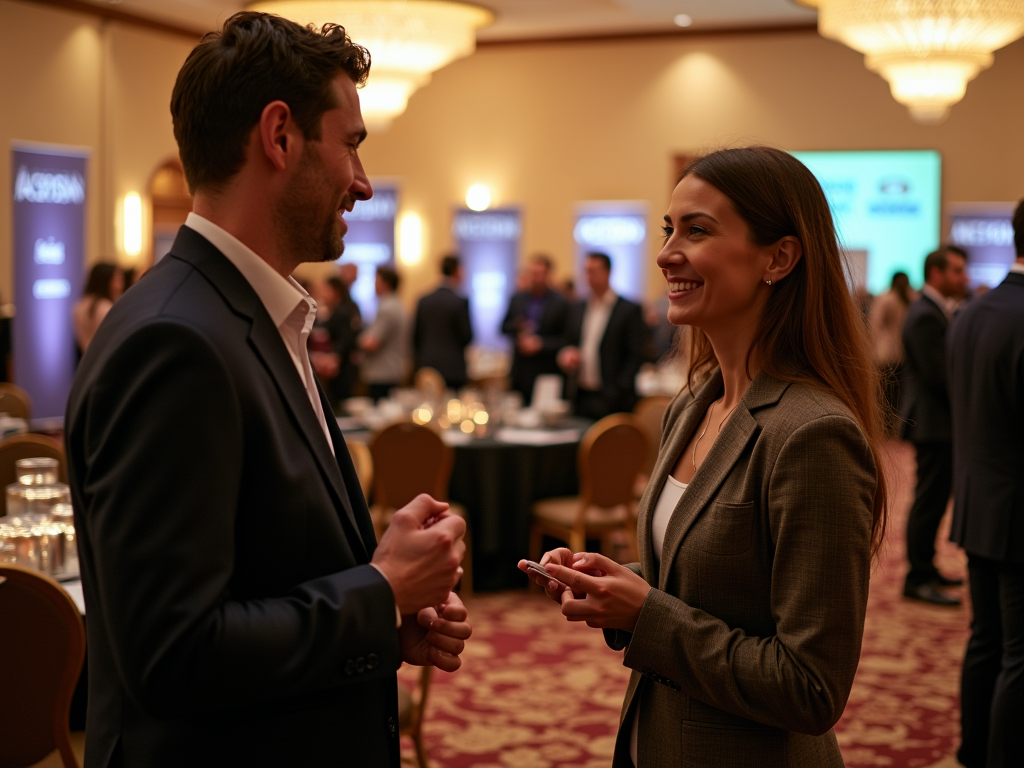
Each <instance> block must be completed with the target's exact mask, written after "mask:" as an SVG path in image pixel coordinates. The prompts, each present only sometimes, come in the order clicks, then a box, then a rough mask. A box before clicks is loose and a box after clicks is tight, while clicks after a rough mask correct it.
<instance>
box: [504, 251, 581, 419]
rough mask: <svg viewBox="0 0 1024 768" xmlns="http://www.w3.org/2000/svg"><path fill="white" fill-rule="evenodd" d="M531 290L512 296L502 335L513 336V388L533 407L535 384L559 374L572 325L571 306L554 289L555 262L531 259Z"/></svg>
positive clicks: (529, 271) (527, 277) (537, 257)
mask: <svg viewBox="0 0 1024 768" xmlns="http://www.w3.org/2000/svg"><path fill="white" fill-rule="evenodd" d="M526 281H527V283H528V287H527V289H526V290H525V291H520V292H519V293H516V294H515V295H513V296H512V300H511V301H510V302H509V305H508V313H507V314H506V315H505V320H504V322H502V324H501V332H502V333H504V334H505V335H507V336H511V337H512V340H513V343H514V345H515V349H514V351H513V354H512V388H513V389H515V390H516V391H517V392H521V393H522V395H523V402H525V403H527V404H529V403H530V401H531V399H532V398H533V383H534V382H535V381H536V380H537V377H538V376H540V375H542V374H546V373H559V369H558V362H557V360H556V357H557V355H558V350H559V349H561V348H562V346H563V345H564V338H565V332H566V328H567V327H568V322H569V302H567V301H566V300H565V297H564V296H562V294H561V293H559V292H558V291H555V290H553V289H552V288H551V259H549V258H548V257H547V256H541V255H537V256H534V257H533V258H532V259H530V264H529V267H528V268H527V274H526Z"/></svg>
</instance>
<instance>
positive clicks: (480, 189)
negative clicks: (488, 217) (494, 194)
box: [466, 184, 491, 211]
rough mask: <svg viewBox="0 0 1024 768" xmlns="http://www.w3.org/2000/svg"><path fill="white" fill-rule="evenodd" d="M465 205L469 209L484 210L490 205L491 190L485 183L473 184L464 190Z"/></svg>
mask: <svg viewBox="0 0 1024 768" xmlns="http://www.w3.org/2000/svg"><path fill="white" fill-rule="evenodd" d="M466 207H467V208H469V210H471V211H486V210H487V209H488V208H490V207H491V190H489V189H488V188H487V185H486V184H474V185H473V186H471V187H470V188H469V189H467V190H466Z"/></svg>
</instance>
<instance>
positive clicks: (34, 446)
mask: <svg viewBox="0 0 1024 768" xmlns="http://www.w3.org/2000/svg"><path fill="white" fill-rule="evenodd" d="M36 458H42V459H56V460H57V479H58V480H60V481H61V482H62V483H66V482H67V481H68V465H67V460H66V459H65V457H64V446H62V445H61V444H60V443H59V442H57V441H56V440H54V439H53V438H52V437H47V436H46V435H36V434H31V433H30V434H27V435H13V436H11V437H8V438H7V439H6V440H4V441H2V442H0V517H3V516H4V515H6V514H7V494H6V493H5V490H6V488H7V486H8V485H10V484H11V483H16V482H18V475H17V470H16V467H15V463H16V462H18V461H20V460H21V459H36Z"/></svg>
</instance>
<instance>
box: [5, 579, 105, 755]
mask: <svg viewBox="0 0 1024 768" xmlns="http://www.w3.org/2000/svg"><path fill="white" fill-rule="evenodd" d="M0 616H3V618H4V621H3V625H4V626H3V631H0V659H4V662H5V663H4V669H3V672H2V673H0V678H2V679H0V768H23V766H29V765H32V764H33V763H37V762H39V761H40V760H42V759H43V758H44V757H46V756H47V755H48V754H50V753H51V752H52V751H53V750H54V749H57V750H59V751H60V755H61V758H62V759H63V761H64V766H65V768H78V761H77V760H76V759H75V756H74V753H73V752H72V751H71V741H70V734H69V733H68V713H69V710H70V709H71V696H72V694H73V693H74V692H75V685H76V684H77V683H78V675H79V673H80V672H81V670H82V659H83V658H85V628H84V627H83V626H82V617H81V616H80V615H79V613H78V609H77V608H76V607H75V604H74V602H72V600H71V598H70V597H69V596H68V594H67V592H65V591H64V590H63V589H61V588H60V586H59V585H58V584H57V582H55V581H53V580H52V579H49V578H47V577H46V576H43V575H42V574H40V573H36V572H35V571H31V570H29V569H27V568H21V567H20V566H16V565H0Z"/></svg>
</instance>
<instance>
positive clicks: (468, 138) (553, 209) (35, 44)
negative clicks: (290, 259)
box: [0, 0, 1024, 301]
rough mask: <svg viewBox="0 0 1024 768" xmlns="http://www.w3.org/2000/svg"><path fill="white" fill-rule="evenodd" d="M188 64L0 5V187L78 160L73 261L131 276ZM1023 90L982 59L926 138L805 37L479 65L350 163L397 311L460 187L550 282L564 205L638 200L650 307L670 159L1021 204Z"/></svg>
mask: <svg viewBox="0 0 1024 768" xmlns="http://www.w3.org/2000/svg"><path fill="white" fill-rule="evenodd" d="M191 46H192V43H191V42H190V41H189V40H187V39H184V38H178V37H172V36H169V35H162V34H158V33H153V32H147V31H140V30H138V29H136V28H133V27H127V26H125V25H123V24H121V23H110V24H101V23H100V22H99V21H98V20H96V19H92V18H90V17H88V16H83V15H78V14H75V13H71V12H65V11H60V10H52V9H48V8H45V7H40V6H34V5H30V4H27V3H22V2H11V1H10V0H0V67H2V70H0V71H3V72H5V73H8V74H7V75H6V76H5V77H4V78H0V142H2V144H3V146H2V148H0V149H2V151H0V178H3V179H10V167H9V165H10V163H9V148H8V147H9V143H10V142H11V141H12V140H17V139H20V140H32V141H46V142H56V143H63V144H74V145H82V146H87V147H90V148H91V149H92V150H93V161H92V162H91V164H90V168H89V172H90V179H89V201H88V222H89V233H88V239H87V240H88V258H89V260H94V259H96V258H97V257H99V256H100V255H101V254H105V255H109V254H114V255H115V256H116V257H117V258H119V259H120V260H121V261H122V262H124V263H130V261H131V260H130V259H128V258H127V257H126V256H124V254H123V253H121V252H120V248H119V245H118V240H119V237H118V235H119V231H120V229H119V227H120V222H119V210H120V201H121V199H122V196H123V195H124V194H125V193H126V192H128V191H130V190H137V191H140V192H144V191H145V187H146V184H147V183H148V180H149V176H150V174H151V173H152V172H153V170H154V169H155V168H156V167H157V166H159V165H160V164H161V162H163V160H165V159H166V158H167V157H169V156H173V155H174V153H175V145H174V141H173V136H172V134H171V126H170V117H169V112H168V104H169V101H170V92H171V88H172V86H173V83H174V77H175V74H176V73H177V70H178V68H179V67H180V66H181V62H182V61H183V60H184V58H185V56H186V55H187V54H188V51H189V50H190V48H191ZM13 73H16V74H13ZM1022 80H1024V42H1019V43H1016V44H1013V45H1011V46H1009V47H1007V48H1006V49H1004V50H1002V51H999V52H997V53H996V63H995V66H994V67H993V68H992V69H991V70H989V71H987V72H983V73H982V74H981V75H980V76H979V77H978V79H977V80H976V81H974V82H973V83H971V84H970V86H969V88H968V91H967V96H966V98H965V99H964V100H963V101H962V102H961V103H960V104H958V105H956V106H955V107H954V108H953V111H952V114H951V116H950V118H949V119H948V121H947V122H946V123H945V124H943V125H941V126H937V127H927V126H920V125H917V124H916V123H914V122H913V121H912V120H911V119H910V117H909V116H908V114H907V112H906V110H905V109H904V108H903V107H902V106H900V105H899V104H897V103H896V102H894V101H893V100H892V98H891V96H890V95H889V91H888V86H887V85H886V83H885V82H884V81H883V80H882V79H881V78H879V77H878V76H877V75H874V74H872V73H870V72H868V71H867V70H866V69H865V68H864V65H863V59H862V57H861V56H860V55H859V54H857V53H855V52H853V51H851V50H849V49H847V48H845V47H843V46H841V45H839V44H837V43H833V42H829V41H826V40H824V39H822V38H820V37H819V36H818V35H816V34H813V33H788V34H765V35H743V36H715V37H693V38H690V39H689V40H687V39H686V38H678V39H652V40H644V41H621V42H599V43H593V42H590V43H574V44H566V43H551V44H529V45H518V46H506V47H488V48H483V49H481V50H480V51H478V52H477V53H476V54H475V55H474V56H473V57H471V58H469V59H466V60H463V61H459V62H456V63H455V64H453V65H451V66H449V67H447V68H446V69H444V70H442V71H440V72H438V73H436V74H435V75H434V78H433V82H432V83H431V84H430V85H429V86H427V87H426V88H424V89H422V90H420V91H419V92H418V93H416V94H415V95H414V96H413V98H412V99H411V101H410V103H409V108H408V110H407V112H406V113H405V114H404V115H402V116H401V117H399V118H398V119H397V120H396V121H395V123H394V125H393V127H392V128H391V129H390V131H388V132H386V133H381V134H378V135H374V136H371V137H370V138H369V139H368V140H367V142H366V144H365V145H364V150H363V153H362V155H363V159H364V162H365V165H366V167H367V170H368V172H369V173H370V174H371V175H374V176H389V177H396V178H398V179H400V181H401V184H402V207H403V210H409V211H416V212H418V213H420V214H421V215H422V216H423V217H424V223H425V225H426V236H427V242H426V244H425V246H426V247H425V258H424V259H423V261H422V262H421V263H420V264H418V265H416V266H402V267H401V269H402V271H403V274H404V277H405V283H404V285H403V295H404V296H405V297H406V299H407V300H409V301H411V300H412V299H413V298H414V296H415V295H416V294H418V293H420V292H421V291H423V290H424V289H425V288H427V287H429V286H430V285H432V284H433V283H434V281H435V280H436V271H437V260H438V258H439V256H440V255H441V254H442V253H443V252H444V251H445V250H446V249H448V248H449V247H450V246H451V237H450V231H449V228H450V223H451V212H452V209H453V207H454V206H456V205H460V204H461V201H462V199H463V197H464V194H465V190H466V188H467V187H468V186H469V185H470V184H471V183H474V182H483V183H486V184H488V185H489V186H490V187H491V189H492V191H493V193H494V196H495V203H496V204H498V205H518V206H521V207H522V208H523V210H524V233H523V253H524V255H528V254H530V253H533V252H535V251H546V252H549V253H550V254H551V255H552V256H554V257H555V259H556V261H557V262H558V264H559V266H560V271H561V272H562V274H563V275H564V274H568V272H569V270H570V268H571V263H570V260H571V254H572V250H573V242H572V224H573V219H572V217H573V208H574V205H575V203H576V202H577V201H581V200H594V199H641V200H647V201H649V203H650V205H651V212H652V217H651V228H650V229H651V242H650V250H651V254H652V259H651V265H652V266H651V276H650V279H649V285H650V287H651V292H652V293H653V292H655V291H656V290H657V289H658V288H659V286H658V283H657V282H656V280H657V272H656V268H655V267H654V264H653V255H654V254H655V253H656V251H657V230H656V225H657V221H658V220H659V219H660V215H661V212H662V209H663V207H664V205H665V203H666V200H667V197H668V193H669V190H670V188H671V181H672V180H671V170H670V167H671V166H670V163H671V158H672V156H673V154H675V153H677V152H686V151H692V150H695V149H700V148H703V147H715V146H721V145H725V144H737V143H748V142H755V141H761V142H768V143H771V144H775V145H777V146H781V147H783V148H786V149H794V150H796V149H902V148H914V149H937V150H939V151H940V152H941V153H942V156H943V182H944V192H943V196H944V202H946V203H949V202H965V201H985V200H1016V199H1018V198H1019V197H1021V196H1022V195H1024V142H1021V141H1018V140H1017V134H1018V126H1019V125H1021V124H1022V123H1024V121H1022V117H1024V102H1022V100H1021V99H1020V98H1019V97H1018V94H1019V89H1020V83H1021V82H1022ZM144 207H145V206H144ZM10 209H11V201H10V184H9V183H5V184H4V185H3V187H2V191H0V230H2V231H3V232H5V233H7V234H6V235H5V236H4V237H3V238H2V239H0V293H2V294H3V295H4V296H8V297H9V296H10V288H11V252H10V248H11V238H10V234H9V232H10ZM148 242H149V233H148V230H147V232H146V233H145V236H144V243H146V244H147V247H148ZM148 257H149V254H148V252H146V251H144V252H143V254H142V256H141V257H140V258H141V259H147V258H148ZM315 271H316V270H308V271H307V273H315Z"/></svg>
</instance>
